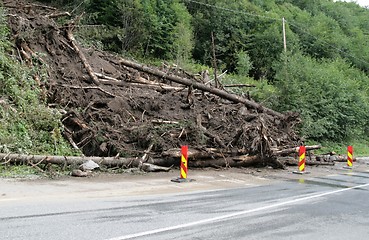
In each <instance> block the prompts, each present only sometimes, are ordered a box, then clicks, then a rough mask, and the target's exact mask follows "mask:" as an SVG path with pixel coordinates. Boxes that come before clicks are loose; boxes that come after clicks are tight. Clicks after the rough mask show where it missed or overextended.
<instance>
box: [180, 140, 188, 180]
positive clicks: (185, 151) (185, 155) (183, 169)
mask: <svg viewBox="0 0 369 240" xmlns="http://www.w3.org/2000/svg"><path fill="white" fill-rule="evenodd" d="M181 153H182V156H181V178H183V179H186V178H187V170H188V169H187V166H188V164H187V162H188V146H182V148H181Z"/></svg>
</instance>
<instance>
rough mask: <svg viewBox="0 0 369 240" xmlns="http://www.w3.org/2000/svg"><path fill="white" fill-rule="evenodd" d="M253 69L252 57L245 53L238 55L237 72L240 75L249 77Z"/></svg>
mask: <svg viewBox="0 0 369 240" xmlns="http://www.w3.org/2000/svg"><path fill="white" fill-rule="evenodd" d="M251 69H252V62H251V58H250V56H249V55H248V54H247V52H245V51H241V52H239V53H238V54H237V64H236V71H237V74H239V75H245V76H247V75H248V74H249V72H250V70H251Z"/></svg>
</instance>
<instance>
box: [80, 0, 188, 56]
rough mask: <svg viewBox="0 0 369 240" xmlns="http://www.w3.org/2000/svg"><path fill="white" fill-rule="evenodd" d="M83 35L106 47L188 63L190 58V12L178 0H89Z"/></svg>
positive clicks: (122, 51)
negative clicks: (95, 26)
mask: <svg viewBox="0 0 369 240" xmlns="http://www.w3.org/2000/svg"><path fill="white" fill-rule="evenodd" d="M85 8H86V12H87V13H88V14H87V18H86V19H85V22H86V23H87V24H93V25H97V26H98V27H97V28H88V27H86V28H83V29H82V31H80V35H81V38H83V39H88V37H89V38H91V37H92V38H93V39H94V40H93V42H94V43H98V45H100V46H102V48H103V49H104V50H109V51H115V52H120V53H127V52H129V53H130V54H133V55H141V56H146V57H151V58H152V57H154V58H160V59H167V60H168V59H170V60H176V61H177V62H181V63H182V62H185V61H188V60H189V59H190V58H191V51H192V48H193V31H192V25H191V19H192V17H191V15H190V14H189V13H188V11H187V9H186V8H185V6H184V5H183V4H182V3H180V1H179V0H174V1H172V0H134V1H131V0H113V1H102V0H90V1H88V2H87V4H86V6H85Z"/></svg>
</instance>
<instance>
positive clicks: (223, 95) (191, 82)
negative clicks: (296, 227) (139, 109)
mask: <svg viewBox="0 0 369 240" xmlns="http://www.w3.org/2000/svg"><path fill="white" fill-rule="evenodd" d="M119 62H120V63H121V64H123V65H125V66H128V67H132V68H135V69H138V70H141V71H144V72H146V73H150V74H153V75H156V76H158V77H161V78H165V79H168V80H171V81H173V82H176V83H180V84H183V85H186V86H192V87H193V88H195V89H199V90H202V91H206V92H210V93H212V94H215V95H217V96H219V97H221V98H224V99H227V100H230V101H232V102H236V103H243V104H245V105H246V106H247V107H250V108H253V109H256V110H258V111H260V112H266V113H268V114H270V115H273V116H276V117H279V118H284V115H283V114H282V113H279V112H276V111H274V110H272V109H269V108H266V107H264V106H262V105H261V104H258V103H256V102H254V101H251V100H248V99H246V98H243V97H241V96H238V95H235V94H231V93H228V92H226V91H224V90H221V89H217V88H213V87H209V86H207V85H205V84H203V83H199V82H196V81H194V80H191V79H187V78H181V77H178V76H174V75H170V74H167V73H165V72H162V71H159V70H155V69H152V68H149V67H147V66H144V65H140V64H138V63H134V62H131V61H128V60H125V59H121V60H120V61H119Z"/></svg>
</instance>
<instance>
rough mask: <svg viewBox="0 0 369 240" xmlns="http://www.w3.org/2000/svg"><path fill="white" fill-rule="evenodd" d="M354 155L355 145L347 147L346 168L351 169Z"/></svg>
mask: <svg viewBox="0 0 369 240" xmlns="http://www.w3.org/2000/svg"><path fill="white" fill-rule="evenodd" d="M353 156H354V147H353V146H348V147H347V166H346V168H349V169H351V168H352V166H353V162H354V161H353V159H354V158H353Z"/></svg>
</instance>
